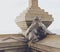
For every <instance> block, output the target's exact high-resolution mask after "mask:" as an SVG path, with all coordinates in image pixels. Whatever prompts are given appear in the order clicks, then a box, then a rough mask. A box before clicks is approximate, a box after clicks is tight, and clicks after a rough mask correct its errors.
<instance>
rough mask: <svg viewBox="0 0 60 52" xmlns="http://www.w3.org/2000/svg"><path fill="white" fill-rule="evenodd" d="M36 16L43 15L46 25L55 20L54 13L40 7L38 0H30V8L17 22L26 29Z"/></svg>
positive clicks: (42, 18)
mask: <svg viewBox="0 0 60 52" xmlns="http://www.w3.org/2000/svg"><path fill="white" fill-rule="evenodd" d="M36 16H39V17H41V20H42V22H43V23H44V24H45V26H46V27H48V26H49V25H50V24H51V23H52V21H53V17H52V15H50V14H48V12H45V11H44V9H41V8H39V6H38V0H29V8H28V9H26V10H25V11H24V12H23V13H21V15H20V16H18V17H17V18H16V24H17V25H18V26H19V27H21V28H22V30H23V31H26V29H27V28H28V27H29V26H30V25H31V23H32V21H33V19H34V17H36ZM46 22H47V23H46Z"/></svg>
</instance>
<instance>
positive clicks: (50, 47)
mask: <svg viewBox="0 0 60 52" xmlns="http://www.w3.org/2000/svg"><path fill="white" fill-rule="evenodd" d="M59 40H60V35H48V36H47V38H45V39H44V40H41V41H39V42H36V43H29V46H30V47H31V48H32V49H33V50H37V51H42V52H43V51H45V52H60V41H59Z"/></svg>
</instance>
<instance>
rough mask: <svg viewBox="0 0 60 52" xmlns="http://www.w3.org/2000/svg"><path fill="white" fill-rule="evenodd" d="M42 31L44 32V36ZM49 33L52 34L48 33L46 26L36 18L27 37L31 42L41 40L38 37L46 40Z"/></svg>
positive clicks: (27, 32) (26, 34)
mask: <svg viewBox="0 0 60 52" xmlns="http://www.w3.org/2000/svg"><path fill="white" fill-rule="evenodd" d="M40 30H41V31H42V32H43V36H42V32H40ZM47 33H48V34H51V32H50V31H48V30H47V28H46V26H45V25H44V24H43V23H42V21H41V18H40V19H39V17H38V16H36V17H35V19H34V20H33V22H32V24H31V26H30V27H29V28H28V29H27V31H26V33H25V37H26V38H28V39H29V40H34V39H39V38H38V37H40V39H41V38H42V37H43V38H44V36H45V35H47ZM38 35H39V36H38ZM43 38H42V39H43Z"/></svg>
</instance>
